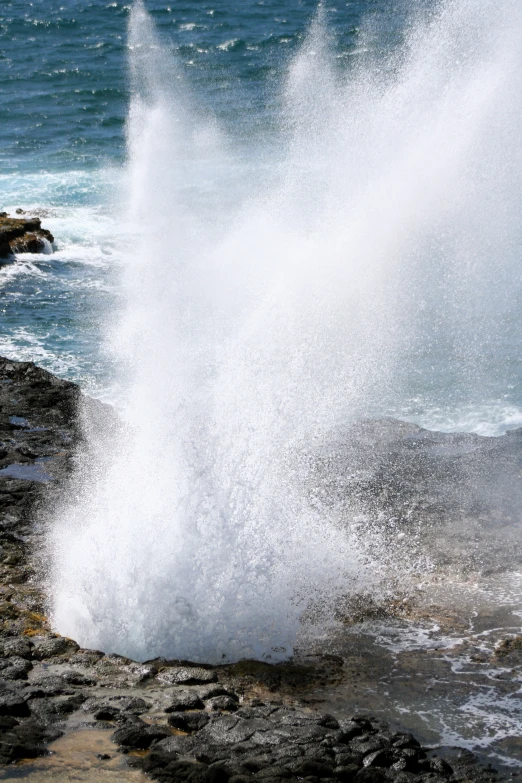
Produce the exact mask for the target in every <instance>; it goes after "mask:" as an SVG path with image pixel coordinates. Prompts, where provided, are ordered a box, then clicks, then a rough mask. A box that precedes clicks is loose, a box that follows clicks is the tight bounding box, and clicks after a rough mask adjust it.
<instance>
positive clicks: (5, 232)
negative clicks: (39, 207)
mask: <svg viewBox="0 0 522 783" xmlns="http://www.w3.org/2000/svg"><path fill="white" fill-rule="evenodd" d="M53 242H54V237H53V235H52V234H51V232H50V231H48V230H47V229H45V228H42V221H41V220H40V218H38V217H28V218H26V217H16V218H15V217H11V216H10V215H8V214H7V212H1V213H0V258H8V257H9V256H12V255H15V254H18V253H46V252H51V251H52V244H53Z"/></svg>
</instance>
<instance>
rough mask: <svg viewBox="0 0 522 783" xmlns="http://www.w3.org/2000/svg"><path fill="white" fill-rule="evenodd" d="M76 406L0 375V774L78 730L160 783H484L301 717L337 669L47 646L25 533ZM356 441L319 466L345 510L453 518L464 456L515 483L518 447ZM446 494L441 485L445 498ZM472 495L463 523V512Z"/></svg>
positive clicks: (399, 745)
mask: <svg viewBox="0 0 522 783" xmlns="http://www.w3.org/2000/svg"><path fill="white" fill-rule="evenodd" d="M80 399H81V395H80V391H79V389H78V387H77V386H76V385H75V384H73V383H69V382H67V381H62V380H59V379H58V378H55V377H54V376H53V375H51V374H50V373H48V372H46V371H45V370H41V369H39V368H37V367H35V366H34V365H33V364H31V363H17V362H12V361H9V360H7V359H0V522H1V524H0V547H1V549H0V613H1V625H0V763H2V764H10V763H12V762H13V761H16V760H17V759H20V758H32V757H35V756H37V755H39V754H41V753H45V752H46V746H47V743H49V742H51V741H52V740H53V739H56V738H57V737H58V736H60V733H61V731H62V730H63V731H70V730H71V726H78V725H80V726H85V727H97V728H105V729H107V730H108V729H109V728H110V730H111V731H112V732H113V733H112V738H113V740H114V742H115V743H116V744H118V745H119V746H120V749H121V750H122V752H124V753H126V754H128V756H127V758H128V759H129V763H131V764H132V765H133V766H138V767H141V768H142V769H143V771H144V772H146V773H147V774H148V775H149V776H150V777H151V778H152V779H154V780H158V781H164V782H165V783H171V782H172V781H193V782H194V783H200V782H201V783H227V781H228V783H245V782H246V781H251V780H253V779H256V780H257V779H259V780H260V781H263V782H264V783H275V782H276V781H283V782H284V781H297V780H307V781H308V782H309V783H317V782H318V781H323V782H324V783H336V782H337V783H351V781H357V782H358V783H359V782H360V783H384V781H388V783H389V782H390V781H393V783H412V781H416V780H417V781H419V783H440V782H441V781H443V780H450V779H453V780H459V779H462V780H464V779H465V780H470V781H476V783H489V781H490V780H491V779H492V778H491V775H490V774H489V772H488V771H487V770H484V768H482V767H480V765H478V764H476V761H475V760H474V758H472V757H470V756H469V755H467V756H466V755H465V754H464V756H459V757H457V758H456V761H455V764H454V763H453V761H452V759H451V758H448V757H446V758H442V757H440V758H436V757H435V756H434V755H433V754H431V755H430V754H428V753H426V752H425V751H424V750H423V749H422V748H420V746H419V743H418V742H417V741H416V740H415V738H414V737H412V736H411V735H409V734H393V733H392V732H390V731H388V729H387V727H386V726H384V725H383V724H382V723H381V722H377V721H375V720H374V719H372V718H368V717H366V716H354V717H353V718H352V719H351V720H340V721H338V720H337V719H336V717H335V716H332V715H329V714H324V713H320V712H315V711H312V710H310V709H308V708H305V707H303V706H296V701H295V699H296V694H299V693H301V694H302V693H304V692H306V690H307V688H308V689H310V686H311V684H313V685H314V686H315V685H317V684H318V683H321V684H324V683H326V682H330V683H331V682H334V683H335V682H338V681H339V680H340V679H341V677H342V667H343V661H342V660H341V659H339V658H335V656H325V657H324V660H323V661H322V662H318V663H314V664H313V665H312V664H310V665H308V663H307V665H306V666H305V665H303V664H300V665H298V664H296V663H294V662H287V663H285V664H279V665H273V666H271V665H269V664H267V663H262V662H259V661H240V662H239V663H238V664H233V665H229V666H222V667H209V666H205V665H197V666H196V665H194V664H190V663H189V662H183V661H166V660H163V659H158V660H157V661H151V662H147V663H146V664H139V663H136V662H135V661H130V660H129V659H127V658H123V657H121V656H119V655H116V654H104V653H103V652H100V651H95V650H80V649H79V647H78V645H77V644H76V642H75V641H73V640H70V639H66V638H63V637H60V636H57V635H55V634H52V633H51V632H50V629H49V628H48V626H47V621H46V619H45V616H44V614H43V607H44V604H45V602H44V597H43V595H42V594H41V592H40V591H39V590H38V588H37V587H36V586H35V580H34V576H35V572H34V570H33V569H32V568H31V559H30V548H31V547H32V548H37V544H38V535H39V532H38V531H39V528H38V526H36V525H35V524H34V523H35V521H40V517H39V516H38V515H39V514H41V513H42V512H43V509H45V507H46V504H47V503H49V502H50V500H53V498H55V497H57V495H58V493H59V492H60V491H61V489H62V487H63V486H64V484H65V483H66V481H67V479H68V475H69V470H70V466H71V465H72V464H73V457H74V449H75V448H76V447H77V446H78V445H79V444H81V442H82V431H81V427H80V424H79V417H78V409H79V403H80ZM83 409H84V410H85V412H86V413H87V415H89V417H90V418H91V419H92V421H93V426H95V423H96V422H98V426H100V428H103V430H104V431H107V430H109V432H110V427H117V426H118V423H117V420H116V418H115V417H114V416H113V415H112V414H111V412H110V409H108V408H107V406H104V405H101V404H99V403H95V402H92V401H91V402H89V401H88V400H83ZM354 432H355V431H353V432H352V436H353V437H351V440H350V441H349V443H345V444H344V447H343V448H344V451H343V449H337V451H336V452H335V455H334V456H335V459H334V457H331V458H324V459H322V460H319V462H318V463H317V466H316V474H315V477H316V479H317V481H316V484H318V485H320V484H321V482H322V484H323V485H324V484H325V482H326V476H327V468H328V469H330V468H332V467H333V465H334V462H335V465H336V468H335V469H336V476H337V479H336V482H337V483H336V484H335V486H334V487H332V488H331V494H330V497H331V498H333V500H334V501H335V502H340V503H341V504H342V503H344V502H345V501H346V497H347V495H349V496H350V498H351V499H352V500H353V498H356V499H357V500H361V499H362V500H364V502H366V503H368V504H370V505H371V503H373V502H375V503H379V504H381V505H383V504H384V506H385V505H386V503H388V504H389V507H390V508H392V506H393V497H395V503H396V505H397V504H398V505H399V510H400V508H402V506H401V505H400V504H406V505H407V503H409V502H410V500H411V498H413V497H415V498H416V497H417V495H416V493H420V494H421V495H422V496H423V497H424V498H425V504H428V505H429V503H433V504H435V505H436V506H437V509H438V512H437V513H439V512H440V509H441V508H442V505H443V503H446V504H448V503H450V504H451V503H454V501H455V502H456V500H455V498H456V496H455V495H451V493H450V494H449V495H448V494H447V488H448V487H450V486H451V480H450V474H451V470H453V469H454V468H455V462H454V461H453V462H452V460H454V454H455V450H456V453H457V454H459V455H460V457H462V456H463V455H466V454H468V455H475V456H469V460H470V462H469V465H470V466H471V464H473V465H474V470H476V471H477V470H478V471H479V473H475V474H474V475H481V474H480V470H482V469H483V467H480V466H484V465H486V464H487V461H488V459H489V464H490V467H491V465H492V464H495V465H496V463H497V461H498V462H500V463H502V465H504V467H506V466H511V467H510V469H514V468H515V467H516V465H518V462H519V460H520V452H521V451H522V449H521V445H522V437H521V436H520V435H518V434H514V435H511V436H509V437H508V436H506V437H505V438H503V439H498V443H495V444H492V443H490V439H485V440H484V439H479V440H478V441H477V440H476V439H473V438H472V439H471V440H469V439H468V440H466V439H464V440H462V439H460V440H459V439H456V440H455V439H454V440H452V439H451V438H450V439H449V440H447V439H446V437H447V436H440V435H438V434H436V433H435V434H425V432H424V431H422V430H420V428H416V427H414V426H413V425H407V424H404V423H401V422H387V423H384V424H383V423H382V422H380V423H375V422H374V423H363V424H362V425H360V427H359V430H357V432H358V434H354ZM353 444H356V446H357V449H356V453H357V454H358V455H359V456H360V457H361V455H362V457H361V459H362V463H363V464H364V467H365V472H364V475H363V473H360V474H358V475H357V476H355V477H354V476H353V475H352V474H350V473H349V471H348V469H347V466H348V465H350V464H351V462H350V459H351V458H352V457H353V455H354V454H355V452H350V449H351V448H352V446H353ZM419 444H420V445H419ZM446 445H447V446H448V449H446ZM441 448H442V456H441V455H440V454H439V452H440V449H441ZM343 455H344V456H343ZM350 455H351V456H350ZM477 455H481V456H480V458H479V456H477ZM488 455H489V456H488ZM341 457H342V459H345V462H344V463H343V462H342V459H341ZM328 459H330V462H328ZM466 459H468V457H465V459H464V463H465V461H466ZM365 460H366V462H365ZM421 463H422V465H423V467H422V469H421V468H420V467H419V465H420V464H421ZM459 464H460V463H459ZM466 464H467V463H466ZM521 464H522V463H521ZM343 465H344V468H346V469H344V468H343ZM392 467H393V471H392V473H390V471H391V470H392ZM414 469H415V470H417V473H416V475H415V477H414V478H412V471H413V470H414ZM470 469H471V467H470ZM484 469H485V468H484ZM466 470H467V469H465V468H463V469H462V471H461V473H460V474H458V475H459V476H460V478H459V479H458V480H459V482H460V485H459V486H460V487H461V488H464V489H465V488H466V487H468V489H470V490H471V484H470V483H468V484H466V481H467V479H466V475H467V474H466ZM343 471H344V472H343ZM437 471H438V472H437ZM392 474H393V475H392ZM339 476H340V477H341V479H339ZM433 476H436V478H433ZM440 481H445V482H446V484H444V485H443V486H444V487H445V489H444V490H443V491H442V494H441V492H440V491H439V489H438V486H439V485H438V483H437V482H440ZM394 482H395V483H394ZM466 492H467V490H466ZM466 492H463V494H462V497H461V499H460V500H459V502H460V504H461V507H462V508H469V504H470V503H471V501H470V499H469V498H470V495H469V493H468V494H466ZM393 493H395V495H394V494H393ZM444 493H446V494H444ZM452 498H453V499H452ZM437 504H438V505H437ZM466 504H467V505H466ZM406 505H404V508H406ZM410 510H411V509H410ZM406 516H407V515H406V514H405V521H404V524H405V525H406V524H411V519H410V518H411V514H410V516H409V517H408V520H410V521H409V522H408V521H407V520H406ZM507 647H508V646H507V645H506V651H505V653H504V654H506V655H513V654H515V653H516V650H517V649H518V648H517V645H516V644H515V643H514V642H513V644H510V646H509V649H507ZM512 648H513V649H512ZM503 652H504V651H502V650H500V648H499V653H498V654H499V655H501V654H502V653H503ZM218 680H219V682H218ZM260 695H261V696H262V698H263V699H266V700H267V702H268V703H266V704H265V703H263V701H261V700H260V699H259V698H258V696H260ZM272 699H273V701H271V700H272ZM138 716H141V717H138ZM106 755H107V754H100V757H104V756H105V757H106ZM455 769H458V770H460V771H459V773H458V775H460V778H459V777H458V775H456V774H454V770H455Z"/></svg>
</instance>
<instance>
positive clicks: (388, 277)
mask: <svg viewBox="0 0 522 783" xmlns="http://www.w3.org/2000/svg"><path fill="white" fill-rule="evenodd" d="M502 5H503V6H505V14H504V15H503V16H502V13H501V11H499V9H498V4H494V3H493V2H490V0H486V1H485V2H484V3H482V4H481V8H480V9H477V8H476V4H475V3H471V2H468V0H460V1H457V2H448V3H446V4H443V5H442V6H441V7H440V8H439V10H438V11H437V13H436V14H433V15H432V17H431V18H430V20H428V22H424V23H423V24H419V25H417V27H416V28H415V29H414V31H413V32H412V33H411V36H410V39H409V42H408V46H407V47H405V50H404V51H403V52H402V53H401V56H400V57H397V58H396V59H394V60H393V61H389V62H388V63H387V66H388V69H386V68H384V69H383V67H382V63H381V65H380V66H378V65H375V66H374V67H373V68H371V69H369V70H367V71H366V72H364V73H362V72H361V73H354V72H353V71H352V72H351V73H349V74H340V73H338V72H337V71H336V69H335V67H334V65H335V61H334V58H333V56H332V55H331V54H330V52H329V48H328V39H327V36H326V34H325V29H324V22H323V20H322V19H321V16H319V17H318V19H317V20H316V21H315V23H314V24H313V25H312V29H311V31H310V34H309V37H308V40H307V42H306V43H305V45H304V47H303V49H302V51H301V53H300V54H299V56H298V57H297V58H296V60H295V61H294V63H293V65H292V67H291V69H290V71H289V74H288V78H287V81H286V84H285V87H284V90H283V97H282V110H281V111H282V116H284V118H285V120H284V123H282V124H283V126H284V128H283V137H284V142H282V143H285V144H286V150H287V154H286V157H285V161H284V165H282V166H281V168H280V170H279V176H275V177H274V179H275V180H276V182H275V184H272V185H271V187H270V189H265V190H263V191H262V192H261V193H255V192H253V193H251V195H250V197H249V198H247V199H245V198H244V197H240V196H239V195H238V197H237V199H236V201H235V202H234V199H230V194H227V195H228V198H227V199H226V200H225V199H223V203H225V202H226V204H227V206H223V207H222V208H221V209H220V208H219V204H220V199H219V198H213V199H212V203H213V208H212V210H210V209H209V208H208V206H205V205H204V204H203V198H202V197H201V196H199V197H195V196H194V195H193V191H194V189H196V190H197V187H198V186H199V192H200V193H201V189H202V188H201V175H202V173H203V176H204V177H205V178H206V179H207V180H211V181H212V182H211V188H210V190H211V192H213V193H214V194H215V193H216V192H217V193H218V194H219V189H220V187H222V188H223V189H225V188H228V187H229V181H228V180H225V181H224V182H223V183H221V179H220V177H221V174H222V172H223V171H225V170H226V168H227V164H228V161H227V155H226V153H225V151H224V150H225V148H226V143H225V142H224V141H223V139H222V138H221V136H220V132H219V129H218V128H217V127H216V125H215V124H214V123H212V122H208V121H206V120H203V119H202V118H201V116H199V115H198V113H197V111H196V110H195V109H194V107H193V106H192V101H191V98H190V96H189V95H188V93H187V91H186V89H185V88H184V86H183V80H182V78H181V73H180V71H179V69H178V68H177V66H176V63H175V62H174V61H173V59H172V57H171V56H170V54H169V53H168V51H167V50H166V49H165V48H164V46H163V45H162V44H161V42H160V41H159V40H158V38H157V36H156V34H155V31H154V29H153V25H152V22H151V20H150V18H149V16H148V15H147V13H146V11H145V9H144V7H143V4H142V2H140V1H138V2H136V3H135V5H134V7H133V10H132V14H131V19H130V23H129V49H130V61H131V72H132V86H133V98H132V103H131V107H130V112H129V122H128V140H129V169H130V175H129V177H130V180H129V181H130V199H129V216H130V217H129V221H130V222H132V223H134V224H139V230H138V231H136V233H135V236H134V238H133V240H132V249H130V250H129V254H128V258H127V259H126V263H125V269H124V272H123V274H122V286H123V287H124V291H125V295H126V307H125V312H124V313H123V315H122V316H121V318H120V319H119V322H118V325H117V327H116V329H115V332H114V335H113V346H114V347H115V349H116V352H117V355H118V358H119V360H120V362H121V367H122V379H123V383H124V386H125V388H126V408H125V419H126V427H125V429H124V430H123V431H122V432H118V433H112V434H110V435H109V436H108V437H101V436H100V435H99V434H97V435H96V436H94V435H93V434H92V432H93V430H89V427H88V426H87V435H88V449H87V450H86V454H85V455H84V456H83V458H80V460H79V468H78V474H77V477H76V480H75V484H74V490H73V491H71V499H70V502H68V503H67V504H66V506H65V508H63V509H62V510H61V512H60V514H59V515H58V518H57V519H56V521H55V523H54V525H53V529H52V532H51V534H50V552H51V558H52V573H51V596H52V618H53V623H54V626H55V627H56V629H57V630H59V631H60V632H61V633H63V634H66V635H68V636H72V637H73V638H75V639H77V640H78V641H79V642H80V643H81V644H83V645H85V646H91V647H96V648H101V649H105V650H115V651H117V652H120V653H125V654H127V655H129V656H131V657H134V658H138V659H145V658H148V657H152V656H155V655H165V656H169V657H179V658H189V659H193V660H204V661H211V662H215V661H219V660H223V659H227V660H233V659H239V658H241V657H267V658H270V659H271V660H276V659H278V658H284V657H287V656H288V655H290V654H291V652H292V647H293V644H294V641H295V637H296V633H297V631H298V627H299V622H300V616H301V615H302V613H303V611H304V610H305V609H306V608H307V607H308V606H309V604H310V602H312V601H315V602H317V601H319V602H322V603H323V605H324V604H327V603H328V602H329V601H331V600H333V598H334V597H335V596H336V595H340V594H342V593H344V592H346V591H347V590H350V589H354V587H355V586H357V585H359V586H360V584H361V583H366V584H367V580H368V579H369V577H368V570H369V569H368V568H363V565H362V558H361V555H360V552H361V548H360V542H359V539H358V537H357V536H356V535H355V532H353V531H351V529H350V525H349V522H348V521H346V520H344V522H343V524H342V525H341V524H339V520H335V519H331V518H330V517H329V512H328V503H325V505H324V508H318V507H317V504H316V505H315V506H314V507H312V506H311V504H310V502H309V499H308V492H307V482H308V481H309V477H310V465H311V464H312V463H313V457H314V453H315V452H316V451H317V450H318V449H319V448H320V447H321V446H322V445H323V444H324V442H325V441H327V440H328V438H329V437H330V433H331V432H332V430H334V429H335V427H336V426H337V425H339V424H344V423H346V421H348V420H350V419H353V418H355V417H357V416H361V415H365V414H367V413H369V412H370V413H371V412H374V411H375V410H381V411H382V410H383V409H384V408H385V407H386V404H387V400H388V399H389V397H390V395H392V394H393V393H394V390H396V389H397V388H400V386H401V383H402V380H401V373H400V372H399V367H400V363H401V362H402V361H403V358H404V356H405V355H406V354H407V352H408V351H409V350H410V348H411V346H412V345H413V346H414V345H415V338H416V335H417V330H418V329H419V328H420V329H421V330H422V329H425V323H424V322H423V321H422V318H420V314H421V313H422V311H423V308H424V307H425V305H426V303H425V302H424V304H423V305H422V307H420V305H419V301H420V299H422V297H419V292H420V291H421V289H422V281H425V280H426V279H428V280H432V279H433V280H434V281H436V283H437V286H438V288H437V296H439V295H440V294H441V292H442V294H444V296H443V297H442V299H441V304H440V309H439V311H438V312H439V315H438V317H439V318H440V323H441V324H446V323H449V324H451V329H450V330H449V334H450V337H449V338H447V339H449V340H450V342H451V340H454V341H456V340H457V339H458V344H459V345H460V346H461V347H462V346H465V347H466V351H465V353H466V356H467V357H469V356H471V358H470V359H466V360H465V361H464V362H463V372H465V371H466V369H467V368H469V366H470V362H471V363H473V366H474V367H475V368H476V364H477V356H479V352H478V351H477V350H476V351H475V353H474V354H473V345H474V338H473V337H470V335H471V334H472V333H473V334H475V332H474V330H475V327H476V324H477V323H482V321H483V317H482V316H483V315H484V313H487V312H488V307H489V305H488V304H487V298H486V297H484V293H485V291H486V290H488V286H489V282H490V280H491V274H490V269H491V260H490V250H491V247H492V244H495V242H496V243H497V244H496V247H497V248H498V247H500V251H499V253H498V261H497V263H498V264H499V265H500V266H502V267H503V268H507V265H508V261H509V262H510V260H511V258H512V255H510V253H511V244H512V243H513V242H514V241H515V239H516V238H517V237H518V236H519V233H520V229H519V228H518V203H519V202H518V197H515V196H514V193H515V190H516V189H517V188H518V179H517V177H518V175H519V174H520V167H521V164H520V161H519V160H518V157H517V156H519V152H518V150H519V147H518V146H517V145H518V144H519V142H520V132H519V131H518V122H519V109H520V104H521V95H520V88H519V86H518V83H517V80H518V73H519V68H520V64H521V53H520V46H519V42H518V35H517V31H518V30H520V29H521V27H520V23H521V11H520V9H519V8H518V5H517V3H516V2H514V0H506V2H504V3H503V4H502ZM500 16H502V18H501V20H500V21H499V22H498V23H494V22H493V20H494V19H498V18H499V17H500ZM510 156H511V157H512V160H510ZM510 162H511V163H512V165H511V167H510V166H509V165H508V164H509V163H510ZM499 170H500V171H501V172H502V178H501V180H500V181H499V178H498V174H497V173H498V171H499ZM515 172H516V176H515ZM231 203H232V207H231V206H230V204H231ZM486 216H487V220H485V217H486ZM500 227H503V229H504V232H503V234H502V237H498V236H497V232H498V231H499V229H500ZM471 277H473V278H474V289H473V291H474V293H473V296H472V300H473V301H472V303H473V306H474V308H475V309H474V310H473V308H471V309H470V308H468V307H466V308H463V307H462V302H463V298H462V297H463V292H464V295H467V284H468V281H469V279H470V278H471ZM441 280H442V282H441ZM428 289H429V286H428ZM479 289H480V290H479ZM422 290H423V291H424V289H422ZM423 301H424V300H423ZM427 301H428V305H427V306H428V309H429V301H430V299H429V290H428V294H427ZM482 302H486V304H485V305H484V306H482V304H481V305H480V307H479V304H478V303H482ZM470 313H471V315H470ZM419 319H420V323H421V326H420V327H419ZM489 320H490V323H493V322H492V321H491V319H489ZM441 331H442V327H441ZM455 335H458V338H457V337H456V336H455ZM451 344H453V343H451ZM473 357H474V359H473ZM89 432H90V433H91V434H90V438H89ZM98 433H99V428H98ZM93 465H94V467H93ZM370 570H371V571H372V572H374V571H375V570H376V566H375V565H374V566H373V567H372V568H371V569H370ZM365 580H366V581H365Z"/></svg>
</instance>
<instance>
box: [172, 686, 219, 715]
mask: <svg viewBox="0 0 522 783" xmlns="http://www.w3.org/2000/svg"><path fill="white" fill-rule="evenodd" d="M216 698H219V697H216ZM204 706H205V705H204V703H203V701H202V700H201V699H200V697H199V695H198V694H197V693H196V692H195V691H187V690H185V691H176V692H175V693H174V695H173V697H172V701H171V702H170V704H169V705H168V706H167V707H165V712H183V710H202V709H203V708H204Z"/></svg>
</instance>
